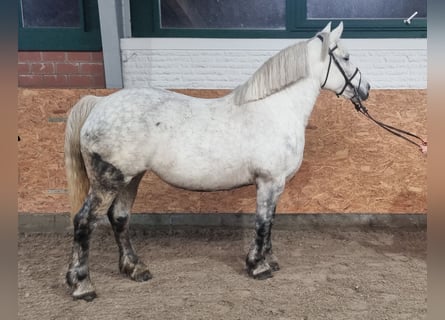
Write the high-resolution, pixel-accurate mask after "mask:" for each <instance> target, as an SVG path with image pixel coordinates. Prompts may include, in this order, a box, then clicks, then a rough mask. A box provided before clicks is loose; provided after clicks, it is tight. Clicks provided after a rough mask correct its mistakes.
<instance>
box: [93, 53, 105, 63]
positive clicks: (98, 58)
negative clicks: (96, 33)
mask: <svg viewBox="0 0 445 320" xmlns="http://www.w3.org/2000/svg"><path fill="white" fill-rule="evenodd" d="M91 61H92V62H103V61H104V57H103V54H102V51H99V52H91Z"/></svg>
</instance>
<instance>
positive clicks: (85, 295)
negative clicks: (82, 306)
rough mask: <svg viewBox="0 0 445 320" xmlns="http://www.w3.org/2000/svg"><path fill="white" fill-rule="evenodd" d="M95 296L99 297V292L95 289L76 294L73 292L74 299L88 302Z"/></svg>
mask: <svg viewBox="0 0 445 320" xmlns="http://www.w3.org/2000/svg"><path fill="white" fill-rule="evenodd" d="M95 298H97V294H96V292H94V291H93V292H86V293H82V294H80V295H74V294H73V299H74V300H85V301H86V302H91V301H93V300H94V299H95Z"/></svg>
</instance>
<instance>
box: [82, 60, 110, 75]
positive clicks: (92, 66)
mask: <svg viewBox="0 0 445 320" xmlns="http://www.w3.org/2000/svg"><path fill="white" fill-rule="evenodd" d="M80 73H82V74H90V75H100V74H103V73H104V66H103V64H102V63H81V64H80Z"/></svg>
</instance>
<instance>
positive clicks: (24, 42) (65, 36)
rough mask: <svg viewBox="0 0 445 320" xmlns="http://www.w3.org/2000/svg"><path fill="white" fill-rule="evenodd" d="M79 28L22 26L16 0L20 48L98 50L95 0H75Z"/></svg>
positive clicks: (97, 23)
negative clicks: (76, 2) (79, 23)
mask: <svg viewBox="0 0 445 320" xmlns="http://www.w3.org/2000/svg"><path fill="white" fill-rule="evenodd" d="M79 10H80V11H81V12H80V13H81V14H80V20H81V25H80V27H60V28H58V27H32V28H31V27H28V28H25V27H23V19H22V1H20V0H19V1H18V15H19V19H18V23H19V26H18V49H19V50H20V51H100V50H102V42H101V35H100V22H99V10H98V6H97V0H79Z"/></svg>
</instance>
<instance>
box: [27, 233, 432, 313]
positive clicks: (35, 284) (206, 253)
mask: <svg viewBox="0 0 445 320" xmlns="http://www.w3.org/2000/svg"><path fill="white" fill-rule="evenodd" d="M133 233H134V234H133V239H134V245H135V247H136V249H137V250H138V252H139V254H140V256H141V258H142V259H143V260H144V261H146V262H148V264H149V267H150V270H151V272H152V273H153V275H154V278H153V279H152V280H150V281H148V282H145V283H136V282H133V281H131V280H129V279H128V278H125V277H123V276H121V275H120V274H119V272H118V265H117V247H116V245H115V243H114V239H113V237H112V235H111V234H110V232H109V231H108V229H106V228H104V227H101V228H99V229H98V230H96V232H95V234H94V236H93V239H92V248H91V259H90V262H91V264H90V266H91V277H92V280H93V283H94V284H95V286H96V290H97V294H98V298H97V299H96V300H94V301H93V302H85V301H73V299H72V298H71V297H70V295H69V291H68V288H67V286H66V285H65V284H64V274H65V272H66V267H67V262H68V259H69V254H70V250H71V237H70V236H69V235H54V234H51V235H29V234H28V235H23V234H22V235H20V237H19V243H18V289H19V295H18V302H19V318H20V319H243V320H244V319H306V320H313V319H336V320H338V319H354V320H358V319H373V320H379V319H391V320H394V319H416V320H417V319H425V318H426V296H427V278H426V274H427V271H426V233H425V232H424V231H388V230H386V231H382V230H380V231H368V232H364V231H338V230H324V231H298V232H293V231H283V230H274V233H273V239H274V247H275V252H276V254H277V256H278V258H279V259H280V265H281V270H280V271H278V272H276V273H274V277H273V278H271V279H267V280H264V281H259V280H253V279H250V278H248V277H247V276H246V273H245V271H244V257H245V253H246V252H247V248H248V245H249V242H250V238H251V235H252V234H251V231H246V230H244V231H243V230H209V229H200V230H199V231H174V232H148V233H147V232H142V231H138V232H133Z"/></svg>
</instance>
